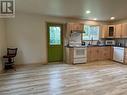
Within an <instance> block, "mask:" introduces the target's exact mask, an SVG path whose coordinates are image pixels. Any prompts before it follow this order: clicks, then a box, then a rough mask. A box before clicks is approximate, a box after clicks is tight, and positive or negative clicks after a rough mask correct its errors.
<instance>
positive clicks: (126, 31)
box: [122, 23, 127, 38]
mask: <svg viewBox="0 0 127 95" xmlns="http://www.w3.org/2000/svg"><path fill="white" fill-rule="evenodd" d="M122 38H127V23H124V24H122Z"/></svg>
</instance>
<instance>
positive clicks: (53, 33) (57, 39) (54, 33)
mask: <svg viewBox="0 0 127 95" xmlns="http://www.w3.org/2000/svg"><path fill="white" fill-rule="evenodd" d="M49 29H50V30H49V32H50V33H49V34H50V45H61V28H60V27H49Z"/></svg>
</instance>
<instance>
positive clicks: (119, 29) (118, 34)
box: [115, 24, 122, 38]
mask: <svg viewBox="0 0 127 95" xmlns="http://www.w3.org/2000/svg"><path fill="white" fill-rule="evenodd" d="M115 28H116V29H115V38H121V36H122V24H117V25H116V27H115Z"/></svg>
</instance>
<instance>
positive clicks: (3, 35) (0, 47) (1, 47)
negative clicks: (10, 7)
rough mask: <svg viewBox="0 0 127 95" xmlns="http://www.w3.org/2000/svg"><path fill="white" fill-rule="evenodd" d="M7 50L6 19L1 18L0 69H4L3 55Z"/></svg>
mask: <svg viewBox="0 0 127 95" xmlns="http://www.w3.org/2000/svg"><path fill="white" fill-rule="evenodd" d="M5 52H6V30H5V20H4V19H0V71H1V70H2V56H3V55H4V53H5Z"/></svg>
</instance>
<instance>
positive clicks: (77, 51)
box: [74, 48, 87, 58]
mask: <svg viewBox="0 0 127 95" xmlns="http://www.w3.org/2000/svg"><path fill="white" fill-rule="evenodd" d="M86 56H87V51H86V48H74V58H83V57H86Z"/></svg>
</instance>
